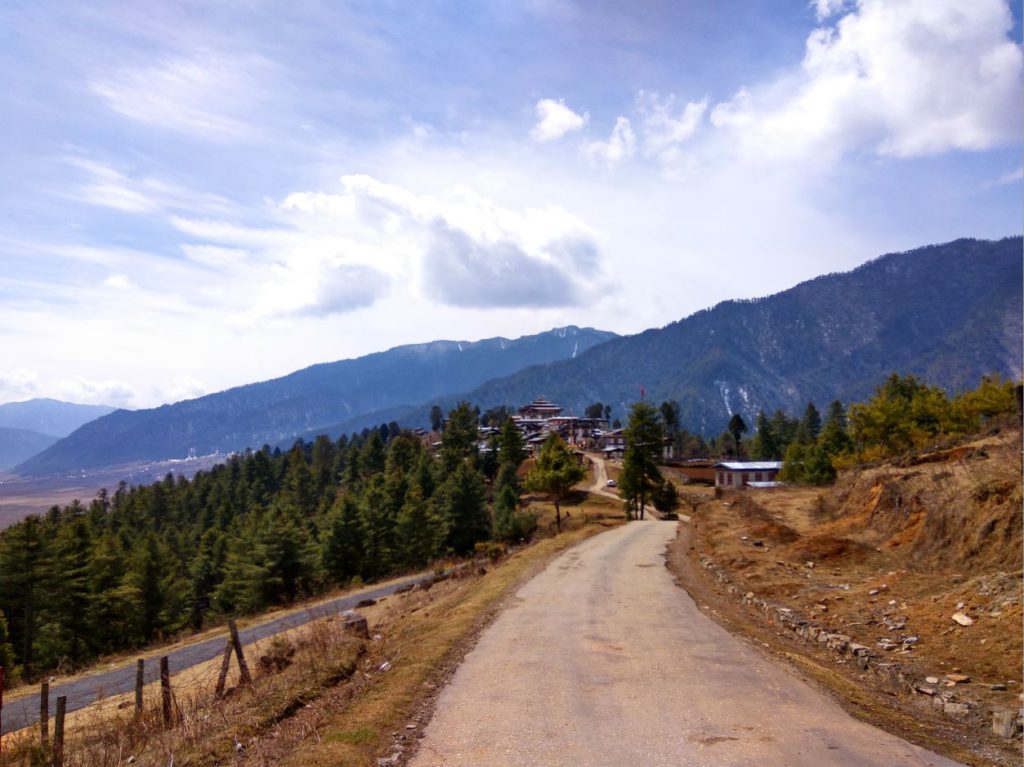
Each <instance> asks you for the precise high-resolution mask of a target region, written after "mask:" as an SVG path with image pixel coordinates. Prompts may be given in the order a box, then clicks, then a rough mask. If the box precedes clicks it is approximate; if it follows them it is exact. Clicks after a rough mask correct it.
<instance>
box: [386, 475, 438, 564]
mask: <svg viewBox="0 0 1024 767" xmlns="http://www.w3.org/2000/svg"><path fill="white" fill-rule="evenodd" d="M446 535H447V529H446V527H445V525H444V523H443V522H442V521H441V520H439V519H438V518H437V515H436V514H434V513H433V509H432V504H431V503H430V501H428V500H427V499H425V498H424V497H423V494H422V493H421V492H420V489H419V488H418V487H417V486H416V485H413V486H412V487H411V488H410V489H409V492H408V494H407V495H406V497H405V503H404V504H403V506H402V510H401V511H400V512H399V514H398V520H397V523H396V536H397V539H398V550H399V556H398V560H399V561H400V562H401V564H402V565H403V566H404V567H408V568H419V567H423V566H424V565H426V564H427V563H428V562H429V561H430V560H431V559H433V558H434V557H435V556H437V554H438V552H439V549H440V546H441V544H442V543H443V542H444V539H445V537H446Z"/></svg>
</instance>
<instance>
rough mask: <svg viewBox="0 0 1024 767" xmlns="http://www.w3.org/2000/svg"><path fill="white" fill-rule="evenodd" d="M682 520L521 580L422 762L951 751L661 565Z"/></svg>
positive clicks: (743, 759)
mask: <svg viewBox="0 0 1024 767" xmlns="http://www.w3.org/2000/svg"><path fill="white" fill-rule="evenodd" d="M675 527H676V525H675V523H669V522H659V521H647V522H632V523H630V524H628V525H626V526H624V527H622V528H619V529H617V530H613V531H610V532H607V533H604V534H602V535H599V536H596V537H594V538H591V539H590V540H588V541H586V542H584V543H582V544H580V545H579V546H577V547H575V548H573V549H571V550H569V551H567V552H566V553H565V554H563V555H562V556H561V557H559V558H558V559H556V560H555V561H554V562H553V563H552V564H551V565H549V566H548V568H547V569H546V570H545V571H544V572H542V573H541V574H540V575H538V576H537V577H535V578H534V579H533V580H531V581H530V582H529V583H527V584H526V585H525V586H524V587H523V588H521V589H520V590H519V591H518V592H517V594H516V595H515V596H514V597H511V598H510V599H509V604H508V606H507V607H506V609H505V611H504V612H503V613H502V614H501V615H500V616H499V617H498V619H497V620H496V621H495V622H494V623H493V624H492V625H491V626H490V627H489V628H488V629H487V630H486V631H485V632H484V634H483V635H482V636H481V638H480V641H479V643H478V644H477V646H476V647H475V648H474V649H473V651H472V652H470V654H469V655H468V656H467V657H466V660H465V662H464V663H463V664H462V666H461V667H460V668H459V670H458V671H457V672H456V674H455V676H454V677H453V679H452V681H451V683H450V684H449V685H448V686H447V687H446V688H445V689H444V690H443V691H442V693H441V695H440V697H439V699H438V701H437V707H436V709H435V711H436V713H435V715H434V718H433V719H432V720H431V722H430V723H429V725H428V726H427V728H426V731H425V733H424V738H423V740H422V741H421V743H420V747H419V751H418V752H417V754H416V756H415V757H414V758H413V760H412V761H411V764H412V765H413V766H414V767H433V766H434V765H445V766H446V767H455V766H456V765H473V766H474V767H488V766H490V765H516V766H517V767H527V766H529V765H552V766H554V765H576V764H579V765H584V764H585V765H623V766H625V765H630V766H632V765H644V766H645V767H656V766H658V765H665V766H666V767H667V766H669V765H671V766H672V767H681V766H684V765H709V767H710V765H716V766H717V765H758V766H759V767H761V766H763V767H772V766H778V767H783V766H785V767H799V766H801V765H806V766H807V767H812V766H813V767H821V766H822V765H838V766H840V767H902V766H907V765H914V766H915V767H921V766H923V765H932V766H933V767H953V765H956V763H955V762H952V761H950V760H948V759H946V758H944V757H941V756H938V755H935V754H932V753H929V752H927V751H925V750H923V749H921V748H919V747H917V746H914V745H912V744H910V743H907V742H906V741H903V740H900V739H899V738H896V737H895V736H892V735H889V734H888V733H886V732H883V731H882V730H879V729H877V728H875V727H872V726H870V725H868V724H865V723H863V722H860V721H857V720H855V719H853V718H852V717H851V716H849V715H848V714H847V713H845V712H844V711H843V710H842V709H841V708H840V707H839V706H838V705H837V704H836V703H835V702H834V701H833V700H832V699H831V698H829V697H828V696H827V695H825V694H824V693H823V692H821V691H820V690H819V689H818V688H816V687H814V686H812V685H811V684H809V683H807V682H805V681H803V680H801V679H800V678H798V677H797V676H796V675H795V674H794V673H793V672H791V671H790V670H789V669H787V668H785V667H783V666H781V665H778V664H776V663H774V662H773V661H772V660H770V659H769V658H767V657H765V656H764V655H762V654H761V653H760V652H758V651H757V650H755V649H754V648H753V647H751V646H750V645H749V644H747V643H745V642H744V641H743V640H740V639H738V638H736V637H734V636H732V635H731V634H729V633H728V632H726V631H725V630H724V629H722V628H720V627H719V626H718V625H717V624H715V623H714V622H713V621H711V620H709V619H708V618H706V617H705V616H704V615H703V614H702V613H701V612H700V611H699V610H698V609H697V607H696V605H695V604H694V603H693V601H692V600H691V599H690V597H689V596H688V595H687V594H686V592H685V591H683V590H682V589H680V588H678V587H677V586H676V585H675V584H674V583H673V581H672V578H671V576H670V574H669V573H668V571H667V570H666V568H665V564H664V556H663V555H664V552H665V547H666V545H667V543H668V541H669V540H671V538H672V536H673V535H674V534H675Z"/></svg>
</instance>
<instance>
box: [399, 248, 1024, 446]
mask: <svg viewBox="0 0 1024 767" xmlns="http://www.w3.org/2000/svg"><path fill="white" fill-rule="evenodd" d="M1022 244H1024V243H1022V238H1021V237H1010V238H1006V239H1003V240H999V241H979V240H970V239H961V240H956V241H954V242H950V243H946V244H944V245H931V246H927V247H923V248H919V249H917V250H913V251H909V252H906V253H894V254H889V255H885V256H882V257H880V258H877V259H875V260H873V261H870V262H868V263H866V264H864V265H863V266H861V267H859V268H857V269H854V270H853V271H851V272H847V273H843V274H830V275H825V276H822V277H818V278H816V279H813V280H810V281H808V282H804V283H801V284H799V285H797V286H795V287H793V288H791V289H789V290H786V291H784V292H782V293H778V294H776V295H773V296H769V297H767V298H761V299H755V300H751V301H726V302H723V303H721V304H718V305H717V306H715V307H713V308H711V309H707V310H704V311H700V312H697V313H696V314H693V315H691V316H689V317H687V318H685V319H683V320H680V321H678V322H674V323H672V324H670V325H668V326H666V327H664V328H660V329H657V330H647V331H645V332H643V333H640V334H638V335H634V336H624V337H622V338H618V339H615V340H613V341H609V342H608V343H605V344H601V345H600V346H597V347H595V348H593V349H591V350H590V351H588V352H586V353H584V354H580V355H578V356H577V357H576V358H575V359H571V360H565V361H561V362H555V363H551V364H549V365H545V366H542V367H533V368H528V369H526V370H522V371H520V372H518V373H515V374H513V375H511V376H506V377H504V378H498V379H495V380H492V381H489V382H487V383H486V384H484V385H482V386H480V387H478V388H476V389H474V390H472V391H468V392H467V393H465V394H463V395H461V398H465V399H468V400H469V401H471V402H473V403H475V404H477V405H479V406H480V407H482V408H486V407H490V406H494V405H500V404H512V405H517V404H521V403H524V402H528V401H530V400H531V399H533V398H534V397H535V396H537V395H538V394H543V395H544V396H546V397H548V398H550V399H553V400H555V401H557V402H558V403H560V404H561V405H563V406H564V407H565V408H566V409H567V411H570V410H571V411H574V412H575V413H576V414H582V412H583V408H584V407H585V406H586V405H587V404H589V403H592V402H595V401H602V402H605V403H610V404H611V405H612V406H613V409H614V413H615V414H616V415H618V416H620V417H623V418H624V416H625V413H626V408H627V406H628V404H629V403H631V402H633V401H635V400H637V399H638V398H639V397H640V390H641V387H644V389H645V390H646V395H647V398H648V399H650V400H653V401H656V402H661V401H662V400H668V399H674V400H678V401H679V403H680V405H681V415H682V418H681V420H682V425H683V426H685V427H687V428H689V429H691V430H695V431H703V432H705V433H707V434H717V433H719V432H721V431H722V430H723V429H724V428H725V425H726V422H727V421H728V420H729V416H730V414H731V413H734V412H739V413H741V414H742V415H743V417H744V418H745V419H747V423H749V424H753V419H754V416H755V415H756V413H757V411H758V410H760V409H764V410H765V411H769V412H770V411H774V410H775V409H776V408H782V409H785V410H788V411H789V412H793V413H797V412H800V411H801V410H802V408H803V406H804V405H805V404H806V402H807V400H814V401H815V402H817V403H819V404H824V403H827V402H829V401H831V400H833V399H837V398H838V399H842V400H843V401H845V402H848V401H850V400H855V399H862V398H864V397H866V396H867V395H869V394H870V393H871V391H872V389H873V388H874V387H875V386H876V385H877V384H879V383H880V382H881V381H882V380H883V379H884V378H885V377H886V375H888V374H889V373H891V372H893V371H899V372H901V373H905V374H916V375H918V376H920V377H921V378H923V379H925V380H927V381H929V382H931V383H933V384H936V385H939V386H941V387H943V388H946V389H949V390H959V389H962V388H964V387H966V386H969V385H974V384H975V383H976V382H977V381H978V379H979V377H980V376H981V375H983V374H986V373H992V372H997V373H1000V374H1002V375H1003V376H1006V377H1010V378H1014V379H1017V378H1019V377H1020V376H1021V364H1022V359H1021V357H1022V344H1024V341H1022V329H1021V325H1022V320H1021V316H1022V305H1021V293H1022V287H1021V286H1022V262H1024V258H1022ZM455 399H458V398H449V399H447V400H445V401H444V402H443V403H442V404H451V402H453V401H454V400H455ZM425 414H426V409H425V408H424V407H421V408H419V409H417V410H416V411H414V412H410V413H407V414H405V416H404V417H403V418H402V419H400V422H401V423H402V424H403V425H410V426H412V425H420V424H422V423H423V422H424V420H425V417H426V416H425Z"/></svg>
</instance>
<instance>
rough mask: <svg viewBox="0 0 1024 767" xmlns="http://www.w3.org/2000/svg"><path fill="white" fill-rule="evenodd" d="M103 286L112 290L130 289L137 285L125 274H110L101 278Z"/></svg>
mask: <svg viewBox="0 0 1024 767" xmlns="http://www.w3.org/2000/svg"><path fill="white" fill-rule="evenodd" d="M103 287H104V288H110V289H112V290H131V289H133V288H136V287H138V286H137V285H136V284H135V283H134V282H132V281H131V278H130V277H128V275H126V274H112V275H110V276H109V277H107V278H106V279H105V280H103Z"/></svg>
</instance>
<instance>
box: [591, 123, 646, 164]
mask: <svg viewBox="0 0 1024 767" xmlns="http://www.w3.org/2000/svg"><path fill="white" fill-rule="evenodd" d="M584 151H585V152H586V153H587V154H588V155H589V156H590V157H591V158H593V159H595V160H603V161H604V162H606V163H608V164H609V165H614V164H616V163H618V162H620V161H621V160H624V159H625V158H627V157H632V156H633V153H634V152H635V151H636V133H634V132H633V126H632V125H631V124H630V122H629V119H628V118H625V117H619V118H617V119H616V120H615V127H614V128H612V135H611V136H610V137H609V138H608V140H607V141H590V142H587V144H585V145H584Z"/></svg>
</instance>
